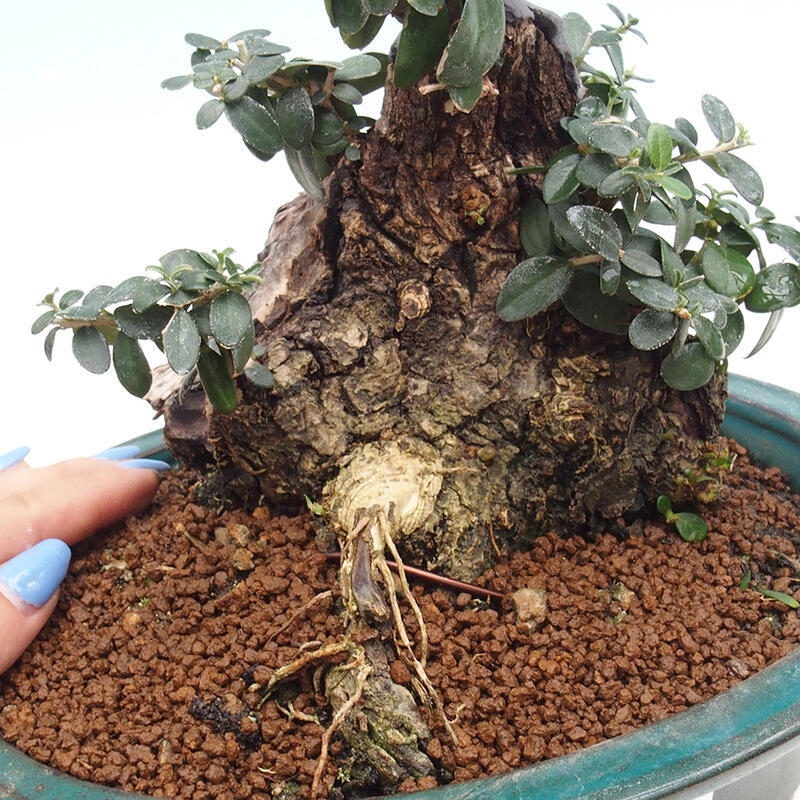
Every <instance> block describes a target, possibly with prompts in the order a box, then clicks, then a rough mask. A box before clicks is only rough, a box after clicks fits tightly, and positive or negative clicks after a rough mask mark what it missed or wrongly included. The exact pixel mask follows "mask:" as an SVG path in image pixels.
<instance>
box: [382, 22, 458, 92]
mask: <svg viewBox="0 0 800 800" xmlns="http://www.w3.org/2000/svg"><path fill="white" fill-rule="evenodd" d="M449 34H450V15H449V14H448V12H447V8H446V7H443V8H442V9H441V10H440V11H439V13H438V14H437V15H436V16H435V17H433V18H432V17H431V16H428V15H426V14H425V13H424V12H421V11H419V10H415V9H414V8H410V9H409V11H408V14H407V15H406V18H405V22H404V23H403V30H402V31H401V32H400V38H399V39H398V42H397V54H396V56H395V60H394V77H393V80H394V85H395V86H397V87H398V88H400V89H402V88H404V87H406V86H413V85H415V84H416V83H419V81H421V80H422V79H423V78H424V77H425V76H426V75H427V74H428V73H429V72H431V71H432V70H433V69H434V68H435V67H436V64H437V63H438V61H439V59H440V58H441V55H442V52H443V51H444V48H445V45H446V44H447V39H448V36H449Z"/></svg>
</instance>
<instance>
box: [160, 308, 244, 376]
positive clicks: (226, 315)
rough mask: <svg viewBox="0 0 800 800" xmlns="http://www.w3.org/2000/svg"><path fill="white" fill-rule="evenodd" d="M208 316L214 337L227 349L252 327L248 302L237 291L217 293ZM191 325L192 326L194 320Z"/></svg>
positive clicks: (242, 337)
mask: <svg viewBox="0 0 800 800" xmlns="http://www.w3.org/2000/svg"><path fill="white" fill-rule="evenodd" d="M208 318H209V324H210V325H211V332H212V333H213V334H214V338H215V339H216V340H217V341H218V342H219V343H220V344H221V345H222V346H223V347H226V348H228V349H230V348H232V347H235V346H236V345H237V344H239V342H241V341H242V339H244V337H245V336H246V335H247V333H248V331H250V330H252V328H253V317H252V312H251V311H250V304H249V303H248V302H247V300H245V298H244V297H243V296H242V295H240V294H239V293H238V292H223V293H222V294H218V295H217V296H216V297H215V298H214V299H213V300H212V301H211V309H210V311H209V317H208ZM192 326H193V327H194V322H192ZM198 339H199V337H198ZM165 346H166V341H165ZM198 346H199V345H198ZM170 366H171V365H170ZM192 366H194V365H192ZM176 372H177V370H176Z"/></svg>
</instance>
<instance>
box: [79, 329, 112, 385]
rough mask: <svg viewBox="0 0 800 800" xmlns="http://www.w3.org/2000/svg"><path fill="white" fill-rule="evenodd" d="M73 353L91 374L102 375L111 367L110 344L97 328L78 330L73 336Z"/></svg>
mask: <svg viewBox="0 0 800 800" xmlns="http://www.w3.org/2000/svg"><path fill="white" fill-rule="evenodd" d="M72 353H73V355H74V356H75V358H76V359H77V361H78V363H79V364H80V365H81V366H82V367H83V368H84V369H85V370H88V371H89V372H92V373H94V374H95V375H101V374H102V373H104V372H106V370H108V368H109V367H110V366H111V354H110V353H109V352H108V342H107V341H106V340H105V337H104V336H103V334H102V333H100V331H98V330H97V328H90V327H84V328H76V329H75V331H74V333H73V334H72Z"/></svg>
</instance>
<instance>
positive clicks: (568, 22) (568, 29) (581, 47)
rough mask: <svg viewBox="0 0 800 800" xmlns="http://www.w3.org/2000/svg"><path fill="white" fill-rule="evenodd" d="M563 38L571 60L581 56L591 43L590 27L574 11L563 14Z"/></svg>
mask: <svg viewBox="0 0 800 800" xmlns="http://www.w3.org/2000/svg"><path fill="white" fill-rule="evenodd" d="M564 37H565V38H566V40H567V47H568V48H569V51H570V53H571V54H572V57H573V58H576V59H577V58H578V57H580V56H582V55H583V54H584V53H585V52H586V51H587V50H588V48H589V45H590V44H591V41H592V26H591V25H590V24H589V23H588V22H587V21H586V20H585V19H584V18H583V17H582V16H581V15H580V14H577V13H575V12H574V11H570V12H569V13H567V14H564Z"/></svg>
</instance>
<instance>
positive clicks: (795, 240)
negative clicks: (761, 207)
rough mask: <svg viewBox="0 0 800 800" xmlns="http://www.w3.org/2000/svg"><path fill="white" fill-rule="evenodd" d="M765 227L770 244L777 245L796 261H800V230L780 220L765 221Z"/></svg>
mask: <svg viewBox="0 0 800 800" xmlns="http://www.w3.org/2000/svg"><path fill="white" fill-rule="evenodd" d="M763 228H764V233H766V234H767V241H769V243H770V244H775V245H777V246H778V247H780V248H781V249H782V250H785V251H786V252H787V253H788V254H789V255H790V256H791V257H792V258H793V259H795V261H800V231H798V230H797V229H795V228H791V227H789V225H782V224H781V223H778V222H768V223H765V224H764V225H763Z"/></svg>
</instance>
